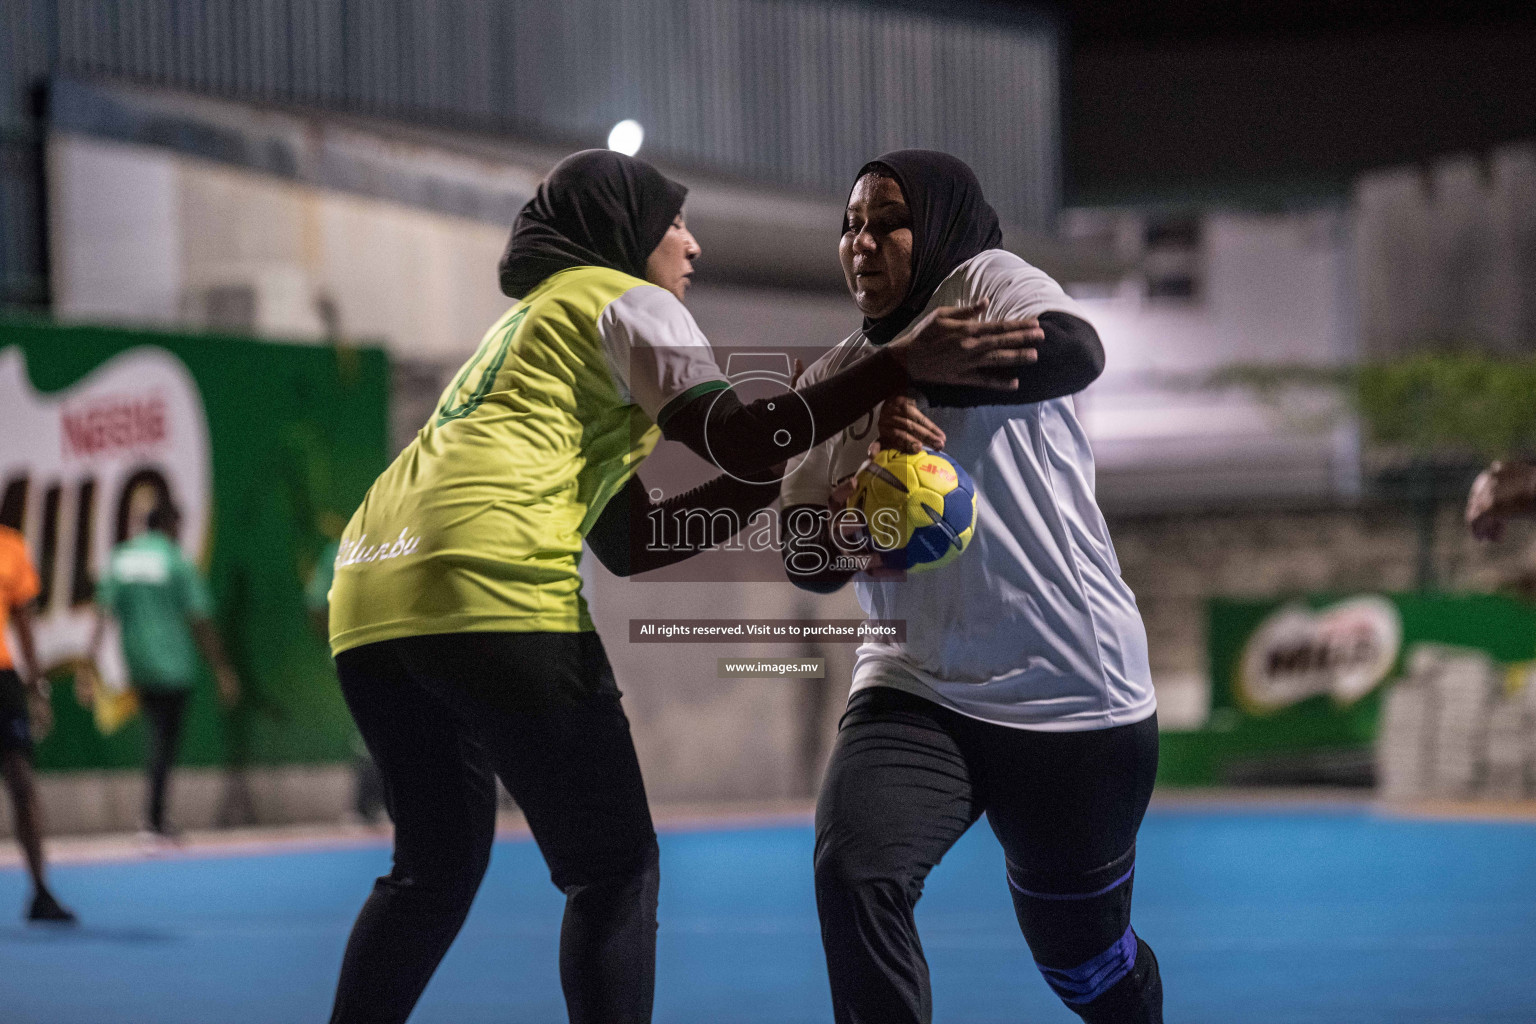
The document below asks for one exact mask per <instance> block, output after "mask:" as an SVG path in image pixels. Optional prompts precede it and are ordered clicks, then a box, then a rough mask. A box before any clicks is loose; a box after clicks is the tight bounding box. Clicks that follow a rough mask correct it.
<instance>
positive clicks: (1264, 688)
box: [1206, 594, 1536, 784]
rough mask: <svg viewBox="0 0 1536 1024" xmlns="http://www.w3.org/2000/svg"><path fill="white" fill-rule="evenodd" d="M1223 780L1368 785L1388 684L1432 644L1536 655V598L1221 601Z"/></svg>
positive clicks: (1215, 685)
mask: <svg viewBox="0 0 1536 1024" xmlns="http://www.w3.org/2000/svg"><path fill="white" fill-rule="evenodd" d="M1207 637H1208V643H1209V651H1210V666H1211V718H1210V724H1209V727H1208V729H1207V730H1206V735H1207V737H1208V739H1209V741H1210V747H1211V749H1210V753H1211V765H1212V777H1211V779H1210V780H1209V781H1212V782H1230V783H1244V782H1294V783H1342V784H1349V783H1368V782H1371V781H1373V779H1374V774H1375V766H1374V755H1373V748H1374V744H1375V741H1376V738H1377V734H1378V729H1379V722H1380V717H1381V708H1382V701H1383V696H1384V694H1385V692H1386V691H1387V690H1388V689H1389V688H1390V687H1391V686H1392V685H1393V684H1394V683H1395V682H1396V681H1397V680H1399V679H1401V678H1402V677H1403V675H1404V674H1405V672H1406V670H1407V666H1408V664H1409V662H1410V660H1411V658H1412V656H1413V654H1414V652H1415V651H1416V650H1419V649H1420V648H1421V647H1422V646H1424V645H1437V646H1448V647H1452V648H1459V649H1465V650H1469V651H1476V652H1481V653H1482V654H1483V655H1485V656H1486V657H1488V658H1490V659H1492V660H1493V661H1495V662H1499V663H1504V664H1513V663H1519V662H1525V661H1529V660H1531V659H1532V658H1533V657H1536V608H1532V607H1531V606H1529V605H1526V604H1522V603H1520V602H1518V601H1514V600H1511V599H1508V598H1504V597H1497V596H1490V595H1448V594H1365V595H1354V596H1324V595H1313V596H1308V597H1304V598H1297V599H1291V600H1283V601H1281V600H1274V601H1233V600H1226V599H1214V600H1212V601H1211V602H1210V603H1209V606H1208V633H1207Z"/></svg>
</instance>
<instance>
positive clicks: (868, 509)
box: [848, 448, 976, 572]
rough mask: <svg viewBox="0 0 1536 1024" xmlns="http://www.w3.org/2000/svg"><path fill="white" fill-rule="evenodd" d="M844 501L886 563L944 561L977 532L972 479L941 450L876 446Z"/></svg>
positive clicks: (916, 567)
mask: <svg viewBox="0 0 1536 1024" xmlns="http://www.w3.org/2000/svg"><path fill="white" fill-rule="evenodd" d="M848 507H849V508H852V509H857V510H858V511H859V512H860V513H861V514H862V515H863V517H864V523H865V527H866V529H867V531H868V534H869V538H870V540H871V541H872V542H873V544H874V550H875V555H876V556H877V557H878V558H879V560H880V564H881V566H882V567H883V568H886V569H901V570H905V571H907V572H926V571H928V570H930V569H937V568H939V567H940V566H944V565H948V564H949V563H950V562H952V561H954V560H955V559H956V558H959V557H960V554H961V552H963V551H964V550H965V548H966V545H968V544H970V542H971V537H972V536H973V535H974V534H975V532H976V485H975V484H974V483H972V481H971V477H970V474H968V473H967V472H966V471H965V469H964V468H963V467H962V466H961V465H960V463H958V462H956V461H955V460H954V459H952V458H950V457H949V456H948V455H946V454H944V453H943V452H936V451H933V450H932V449H930V448H924V449H923V450H922V451H920V452H918V453H917V454H915V455H908V454H907V453H906V452H902V451H899V450H897V449H895V448H885V449H882V450H880V451H879V452H876V453H875V455H874V456H872V457H871V458H870V459H869V461H867V462H865V463H864V465H863V466H862V467H860V469H859V472H858V474H857V475H856V476H855V477H854V481H853V494H852V496H851V497H850V498H849V499H848Z"/></svg>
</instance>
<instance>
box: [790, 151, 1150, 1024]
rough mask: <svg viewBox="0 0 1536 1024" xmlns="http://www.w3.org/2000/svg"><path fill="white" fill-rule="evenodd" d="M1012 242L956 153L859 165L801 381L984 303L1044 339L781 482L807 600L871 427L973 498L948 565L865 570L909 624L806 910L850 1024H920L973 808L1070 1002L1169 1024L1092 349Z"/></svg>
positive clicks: (841, 747) (1127, 596) (842, 743)
mask: <svg viewBox="0 0 1536 1024" xmlns="http://www.w3.org/2000/svg"><path fill="white" fill-rule="evenodd" d="M1001 241H1002V233H1001V230H1000V229H999V227H998V222H997V217H996V215H995V214H994V213H993V211H992V209H991V207H990V206H988V205H987V203H986V200H985V199H984V198H983V197H982V194H981V188H980V185H979V183H978V182H977V180H976V177H975V175H974V174H973V173H972V171H971V170H970V168H969V167H967V166H966V165H965V164H964V163H962V162H961V161H959V160H957V159H955V158H953V157H950V156H947V155H945V154H942V153H932V152H927V151H922V150H904V151H899V152H895V153H890V154H887V155H885V156H883V157H881V158H880V159H879V160H876V161H873V162H871V163H870V164H867V165H866V166H865V167H864V168H863V169H862V170H861V171H860V172H859V176H858V179H857V182H856V184H855V186H854V189H853V192H852V195H851V196H850V198H849V202H848V209H847V213H846V215H845V219H844V224H843V237H842V243H841V248H840V254H841V257H842V263H843V269H844V273H845V274H846V276H847V279H848V285H849V289H850V291H851V292H852V293H853V297H854V300H855V302H856V303H857V304H858V306H859V308H860V310H861V311H862V312H863V313H864V314H865V320H864V326H863V329H862V330H860V331H858V332H856V333H855V334H853V335H852V336H851V337H850V338H848V339H847V340H846V341H844V342H843V343H842V344H840V345H839V346H837V347H836V348H834V349H833V350H832V351H831V352H829V353H828V354H827V355H826V356H825V357H823V358H822V359H821V360H820V361H818V362H817V363H816V364H814V365H813V366H812V367H811V368H810V369H809V370H807V371H806V376H805V380H806V381H808V382H811V381H815V380H820V379H823V377H824V376H825V375H827V374H836V373H838V372H845V371H846V369H847V368H848V367H849V366H852V365H856V364H857V363H858V362H860V361H862V360H863V359H865V358H870V357H873V356H875V355H877V354H878V353H879V352H880V351H881V350H882V347H883V346H885V345H887V344H889V343H891V342H892V341H893V340H894V339H897V338H898V337H899V336H901V335H902V333H903V332H904V331H905V330H907V329H908V327H909V325H911V324H912V323H914V322H916V321H918V320H919V318H921V317H922V316H924V314H925V312H926V311H927V310H929V309H931V308H934V307H937V306H940V305H945V304H952V303H966V302H979V301H982V300H985V301H986V302H987V303H988V306H987V311H986V313H985V316H986V317H999V318H1004V317H1006V318H1010V319H1033V320H1035V321H1037V322H1038V324H1039V327H1040V328H1041V330H1042V331H1043V334H1044V340H1043V342H1041V343H1040V344H1039V362H1038V363H1037V364H1036V365H1035V366H1034V367H1031V368H1030V369H1029V370H1028V371H1026V372H1025V373H1023V374H1022V375H1021V376H1020V380H1019V387H1018V389H1017V390H1015V391H1013V392H1011V393H1009V394H1006V395H1000V394H999V393H998V392H996V391H983V390H980V389H976V388H970V387H948V386H936V385H918V386H915V387H914V388H913V389H912V391H911V392H910V393H909V395H908V396H907V397H905V398H900V399H893V400H889V401H888V402H887V403H886V408H885V409H884V410H883V412H882V414H881V415H880V416H879V417H878V418H877V417H874V416H872V417H868V418H866V419H864V420H862V421H859V422H856V423H854V424H853V425H852V426H850V427H848V428H847V429H846V430H844V431H843V433H842V435H841V436H839V437H836V438H833V439H831V440H829V441H827V442H825V443H823V444H821V445H819V446H817V447H816V448H814V449H812V450H811V451H810V452H809V453H807V454H806V456H804V457H803V458H802V459H800V460H799V461H798V464H797V465H796V466H795V467H794V468H793V469H792V471H791V473H790V475H789V477H788V478H787V480H786V482H785V485H784V489H783V499H784V507H785V510H786V516H787V517H788V521H789V522H790V531H789V535H790V538H791V539H790V540H789V542H788V543H786V549H785V564H786V570H787V571H788V572H789V575H790V578H791V579H792V580H793V581H794V582H796V583H797V584H798V585H800V586H802V587H805V588H806V589H810V590H815V591H818V592H828V591H830V590H832V589H835V588H837V587H839V586H841V585H842V584H843V583H845V582H847V580H848V579H849V578H851V575H852V574H850V573H842V572H838V571H835V570H833V569H830V568H823V567H825V566H828V565H830V564H833V563H832V560H831V559H830V558H829V557H824V556H827V555H830V554H832V553H833V545H832V542H831V539H830V538H829V537H828V535H827V533H826V529H825V526H824V523H825V521H826V519H827V516H828V513H829V504H833V505H835V504H837V499H839V498H841V497H842V496H843V495H844V494H845V493H846V487H845V486H843V487H840V486H839V483H840V481H843V480H844V479H845V478H846V477H847V476H848V474H850V473H852V472H854V471H855V470H856V469H857V468H858V466H859V464H860V463H861V462H862V461H863V460H864V458H865V457H866V455H867V453H868V448H869V445H870V442H872V441H874V440H875V439H876V436H877V435H878V434H879V433H880V432H881V429H882V428H883V429H884V431H885V440H886V441H887V443H890V442H891V441H892V440H893V438H901V439H904V440H911V439H912V438H916V439H919V440H925V441H928V442H929V443H937V444H942V445H943V447H944V449H945V451H947V452H948V453H949V454H950V455H951V456H952V457H954V458H955V459H956V460H958V461H959V462H960V463H961V464H962V465H964V466H965V468H966V470H967V471H968V472H969V473H970V475H971V477H972V479H973V480H974V481H975V483H976V488H977V514H978V518H977V527H976V533H975V536H974V539H973V540H972V542H971V546H970V549H969V550H967V551H966V552H965V553H964V554H963V555H961V556H960V558H958V559H957V560H955V561H954V562H953V563H951V564H950V565H948V566H946V567H944V568H942V569H938V570H934V571H932V572H928V573H924V574H921V575H914V576H911V577H909V578H906V579H871V578H863V577H861V578H859V579H858V580H857V589H858V594H859V600H860V603H861V604H862V605H863V606H864V609H865V611H866V612H867V613H868V614H869V615H870V616H871V617H872V618H879V619H899V620H905V622H906V639H905V641H904V642H902V643H867V644H865V645H863V646H862V647H860V649H859V652H858V656H857V660H856V664H855V667H854V676H853V695H852V697H851V699H850V701H849V706H848V711H847V713H846V714H845V715H844V717H843V721H842V724H841V726H840V729H839V732H838V739H837V743H836V745H835V747H834V750H833V754H832V759H831V763H830V765H829V767H828V769H827V775H826V779H825V781H824V783H823V786H822V791H821V797H820V800H819V801H818V804H817V810H816V865H815V867H816V896H817V907H818V911H819V913H820V916H821V927H822V941H823V944H824V945H825V947H826V955H827V969H828V972H829V974H830V977H831V985H832V1000H833V1007H834V1014H835V1017H836V1020H837V1021H838V1022H839V1024H906V1022H919V1021H921V1022H926V1021H929V1020H930V1019H931V1018H932V1003H931V995H930V988H929V981H928V968H927V964H926V962H925V961H924V959H923V953H922V946H921V944H920V942H919V941H918V936H917V930H916V926H915V923H914V919H913V910H914V908H915V906H916V904H917V900H918V898H919V896H920V895H921V893H922V888H923V882H924V880H925V878H926V877H927V875H928V872H929V871H930V870H931V869H932V868H933V866H934V865H935V864H937V863H938V862H939V860H940V858H941V857H942V856H943V855H944V853H945V852H946V851H948V849H949V848H950V847H951V846H952V845H953V844H954V843H955V841H956V840H958V839H959V838H960V836H961V835H962V834H963V833H964V832H965V831H966V829H968V828H969V827H970V826H971V825H972V824H973V823H974V822H975V821H976V819H977V818H979V817H980V816H981V815H982V814H983V813H985V814H986V815H987V820H988V823H989V824H990V825H991V826H992V830H993V832H994V833H995V834H996V835H997V837H998V839H999V841H1000V842H1001V843H1002V846H1003V849H1004V852H1005V854H1006V857H1007V865H1008V869H1007V874H1008V877H1007V882H1006V884H1007V887H1008V890H1009V892H1010V894H1011V895H1012V898H1013V902H1014V907H1015V910H1016V912H1017V916H1018V920H1019V925H1020V927H1021V928H1022V930H1023V932H1024V936H1025V939H1026V940H1027V941H1028V943H1029V946H1030V950H1031V952H1032V954H1033V956H1034V959H1035V961H1036V964H1037V966H1038V967H1039V969H1040V971H1041V973H1042V974H1043V975H1044V976H1045V980H1046V981H1047V982H1048V983H1049V984H1050V986H1051V987H1052V989H1054V990H1055V992H1056V993H1057V995H1059V996H1060V997H1061V999H1062V1000H1063V1002H1064V1003H1065V1004H1066V1005H1067V1007H1068V1008H1070V1009H1071V1010H1072V1011H1073V1012H1075V1013H1077V1014H1078V1015H1079V1016H1080V1017H1082V1018H1083V1019H1084V1020H1087V1021H1092V1022H1116V1024H1121V1022H1137V1024H1140V1022H1159V1021H1161V1020H1162V985H1161V981H1160V978H1159V975H1158V970H1157V961H1156V959H1155V957H1154V956H1153V954H1152V950H1151V948H1150V947H1148V946H1147V944H1146V943H1145V942H1144V941H1142V940H1141V939H1140V938H1139V937H1138V936H1137V935H1136V933H1135V932H1134V931H1132V929H1131V925H1130V911H1131V882H1132V875H1133V871H1134V865H1135V841H1136V833H1137V830H1138V828H1139V827H1140V824H1141V819H1142V816H1143V814H1144V813H1145V811H1146V807H1147V802H1148V799H1149V797H1150V795H1151V792H1152V784H1153V777H1154V775H1155V773H1156V767H1157V724H1156V702H1155V699H1154V697H1153V693H1152V684H1151V680H1150V675H1149V672H1148V667H1147V646H1146V633H1145V630H1144V629H1143V626H1142V622H1141V617H1140V614H1139V612H1138V610H1137V608H1136V602H1135V598H1134V597H1133V596H1132V594H1131V592H1130V590H1129V589H1128V588H1127V587H1126V585H1125V583H1124V582H1123V581H1122V580H1121V578H1120V570H1119V564H1118V563H1117V561H1116V559H1115V553H1114V548H1113V546H1112V545H1111V543H1110V539H1109V534H1108V531H1107V530H1106V528H1105V525H1104V519H1103V517H1102V516H1101V515H1100V513H1099V510H1098V507H1097V505H1096V503H1095V500H1094V493H1093V456H1092V453H1091V452H1090V451H1089V447H1088V442H1087V438H1086V437H1085V436H1084V434H1083V431H1082V428H1081V426H1080V425H1079V424H1078V422H1077V418H1076V416H1075V415H1074V413H1073V408H1072V403H1071V400H1070V399H1069V398H1068V397H1066V396H1069V395H1071V394H1072V393H1074V392H1076V391H1079V390H1081V389H1082V388H1083V387H1085V386H1087V384H1089V383H1090V382H1091V381H1092V380H1094V379H1095V378H1096V377H1097V376H1098V374H1099V373H1100V372H1101V371H1102V369H1103V349H1102V346H1101V345H1100V344H1099V340H1098V336H1097V334H1096V333H1095V332H1094V330H1093V328H1092V327H1091V326H1090V325H1089V324H1088V322H1087V319H1086V317H1085V316H1084V314H1083V312H1082V310H1081V309H1080V308H1079V307H1078V306H1077V305H1076V304H1075V303H1074V302H1073V301H1072V300H1071V299H1070V298H1069V297H1068V296H1067V295H1066V294H1065V293H1064V292H1063V291H1062V290H1061V288H1060V287H1059V286H1058V285H1057V284H1056V282H1055V281H1053V280H1051V278H1050V277H1048V276H1047V275H1046V274H1044V273H1042V272H1041V271H1040V270H1037V269H1036V268H1034V267H1032V266H1030V265H1029V264H1028V263H1026V262H1024V261H1023V260H1021V259H1019V258H1018V257H1017V256H1014V255H1013V254H1011V253H1008V252H1006V251H1004V250H1002V249H1000V248H998V246H999V245H1000V243H1001ZM834 492H836V494H835V495H834ZM811 524H815V526H814V527H811ZM808 527H809V528H808ZM797 554H798V555H799V556H800V557H798V558H797V557H795V556H796V555H797ZM807 555H815V556H818V557H809V558H808V557H806V556H807ZM791 566H797V567H799V568H800V569H802V570H803V569H804V568H805V567H807V566H814V567H818V568H820V571H818V572H814V573H806V572H803V571H801V572H796V571H794V569H793V568H791Z"/></svg>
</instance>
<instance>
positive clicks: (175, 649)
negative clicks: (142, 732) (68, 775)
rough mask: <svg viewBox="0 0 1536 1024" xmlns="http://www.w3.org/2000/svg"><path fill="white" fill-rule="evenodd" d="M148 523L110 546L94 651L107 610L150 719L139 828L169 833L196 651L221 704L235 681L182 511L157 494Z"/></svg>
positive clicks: (231, 695) (236, 687) (231, 699)
mask: <svg viewBox="0 0 1536 1024" xmlns="http://www.w3.org/2000/svg"><path fill="white" fill-rule="evenodd" d="M147 525H148V528H147V529H146V530H145V531H144V532H143V533H141V534H139V535H138V536H136V537H133V538H131V539H129V540H126V541H124V542H123V543H121V544H119V545H118V546H117V547H115V548H113V549H112V554H111V556H110V558H109V559H108V561H107V570H106V572H105V573H104V574H103V575H102V577H101V579H100V581H99V582H98V583H97V586H96V609H97V621H96V629H95V632H94V635H93V636H92V639H91V654H92V656H93V657H94V656H95V654H96V652H97V651H98V650H99V649H100V646H101V638H102V636H103V634H104V632H105V626H106V616H108V615H110V616H112V617H113V618H115V619H116V620H117V622H118V626H119V627H120V629H121V633H122V644H123V660H124V661H125V662H127V664H128V678H129V681H130V682H131V683H132V685H133V689H134V692H135V695H136V696H137V697H138V700H139V706H140V707H141V708H142V709H143V711H144V718H145V721H146V723H147V724H148V727H149V749H148V756H147V772H148V777H149V791H148V797H147V806H146V809H145V821H144V828H145V831H146V832H147V833H149V834H150V835H151V836H152V837H155V838H160V839H165V838H174V833H173V832H172V830H170V829H169V828H168V827H167V825H166V821H165V795H166V790H167V786H168V783H169V780H170V771H171V765H172V764H174V763H175V760H176V748H177V745H178V743H179V741H180V739H181V726H182V720H183V718H184V717H185V714H186V708H187V701H188V699H189V698H190V697H191V695H192V689H193V686H194V685H195V683H196V682H197V669H198V654H199V652H201V654H202V656H203V657H204V658H206V659H207V661H208V664H209V666H210V667H211V668H212V669H213V676H214V680H215V681H216V682H217V684H218V688H219V697H220V699H222V700H223V702H224V703H225V704H226V705H231V704H234V703H235V701H237V700H238V699H239V697H240V682H239V679H238V678H237V677H236V675H235V672H234V669H232V668H231V667H230V665H229V659H228V658H226V657H225V655H224V645H223V643H222V642H221V641H220V639H219V634H218V630H217V629H215V627H214V625H213V619H212V616H213V599H212V598H211V597H210V596H209V594H208V587H207V585H206V584H205V583H204V582H203V578H202V576H201V575H200V574H199V573H198V571H197V568H196V566H194V565H193V564H192V563H191V562H190V561H188V560H187V557H186V555H184V554H183V553H182V550H181V546H180V545H179V544H178V543H177V540H176V539H177V536H178V535H179V533H180V529H181V512H180V510H179V509H177V507H176V506H175V505H174V504H172V503H171V502H170V501H164V500H163V501H161V502H160V504H158V505H157V506H156V507H155V508H154V509H153V510H152V511H151V512H150V513H149V520H148V524H147Z"/></svg>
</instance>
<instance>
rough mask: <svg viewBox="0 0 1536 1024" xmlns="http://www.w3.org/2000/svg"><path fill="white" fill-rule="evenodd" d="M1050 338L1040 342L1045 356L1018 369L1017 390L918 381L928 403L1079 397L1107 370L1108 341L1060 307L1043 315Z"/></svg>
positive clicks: (1015, 402) (1008, 402)
mask: <svg viewBox="0 0 1536 1024" xmlns="http://www.w3.org/2000/svg"><path fill="white" fill-rule="evenodd" d="M1039 319H1040V328H1041V330H1043V331H1044V332H1045V340H1044V341H1042V342H1041V343H1040V344H1039V345H1038V346H1036V348H1037V350H1038V352H1039V354H1040V358H1039V361H1037V362H1036V363H1035V364H1034V365H1032V366H1029V367H1027V368H1026V369H1024V370H1022V371H1021V372H1020V373H1019V388H1018V390H1017V391H997V390H993V389H990V388H978V387H966V386H964V385H954V384H917V385H916V388H917V390H918V391H920V392H921V393H922V395H923V397H924V398H926V399H928V404H929V405H935V406H951V407H953V406H975V405H1024V404H1026V403H1029V402H1044V401H1047V400H1049V399H1052V398H1062V397H1064V396H1066V395H1075V394H1077V393H1078V392H1079V391H1081V390H1083V388H1086V387H1087V386H1088V385H1089V384H1092V383H1093V382H1094V381H1096V380H1098V378H1099V374H1101V373H1103V372H1104V345H1103V343H1102V342H1100V341H1099V333H1098V332H1097V331H1095V330H1094V329H1093V325H1092V324H1090V323H1089V322H1088V321H1086V320H1084V319H1083V318H1082V317H1078V316H1073V315H1072V314H1071V313H1062V312H1058V311H1056V310H1051V311H1050V312H1046V313H1041V314H1040V317H1039Z"/></svg>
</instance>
